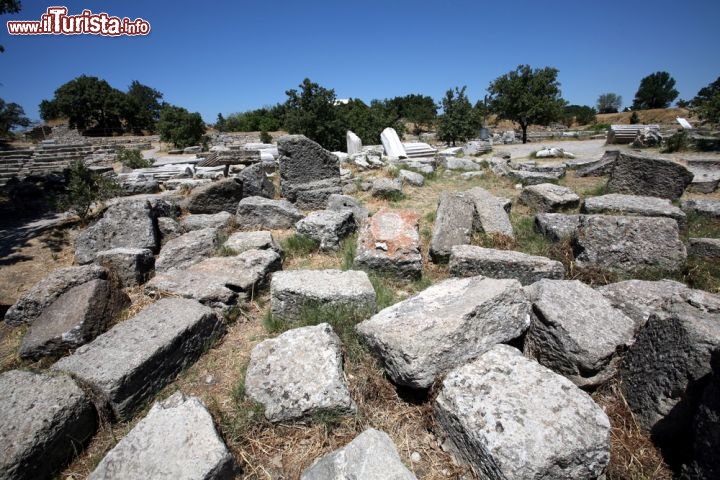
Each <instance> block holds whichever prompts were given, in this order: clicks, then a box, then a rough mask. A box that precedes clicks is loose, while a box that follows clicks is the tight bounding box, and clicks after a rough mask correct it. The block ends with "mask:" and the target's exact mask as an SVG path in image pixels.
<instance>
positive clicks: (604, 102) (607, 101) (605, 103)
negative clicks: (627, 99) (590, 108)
mask: <svg viewBox="0 0 720 480" xmlns="http://www.w3.org/2000/svg"><path fill="white" fill-rule="evenodd" d="M621 106H622V97H621V96H620V95H618V94H617V93H603V94H601V95H600V96H599V97H598V100H597V111H598V113H618V112H619V111H620V107H621Z"/></svg>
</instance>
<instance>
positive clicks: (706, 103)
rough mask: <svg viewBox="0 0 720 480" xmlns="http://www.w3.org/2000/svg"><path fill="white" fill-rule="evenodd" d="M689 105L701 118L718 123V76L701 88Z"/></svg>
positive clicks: (719, 86)
mask: <svg viewBox="0 0 720 480" xmlns="http://www.w3.org/2000/svg"><path fill="white" fill-rule="evenodd" d="M691 105H692V108H693V110H694V111H696V112H697V113H698V115H699V116H700V118H702V119H703V120H707V121H709V122H712V123H720V77H718V78H717V80H715V81H714V82H712V83H711V84H709V85H708V86H706V87H703V88H701V89H700V91H699V92H698V94H697V95H695V98H693V99H692V102H691Z"/></svg>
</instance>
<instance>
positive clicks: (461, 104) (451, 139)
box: [437, 86, 479, 146]
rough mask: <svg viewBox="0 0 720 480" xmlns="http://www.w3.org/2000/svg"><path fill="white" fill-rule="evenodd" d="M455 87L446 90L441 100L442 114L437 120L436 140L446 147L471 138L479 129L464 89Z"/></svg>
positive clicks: (464, 87)
mask: <svg viewBox="0 0 720 480" xmlns="http://www.w3.org/2000/svg"><path fill="white" fill-rule="evenodd" d="M466 88H467V87H466V86H463V87H462V88H458V87H455V90H452V89H450V90H448V91H447V92H445V96H444V97H443V99H442V102H441V103H442V108H443V113H442V115H440V117H439V118H438V126H437V134H438V138H439V139H440V140H442V141H443V142H446V143H447V144H448V145H452V146H455V142H456V141H458V140H459V141H465V140H467V139H468V138H472V137H473V136H474V135H475V134H476V133H477V130H478V128H479V122H478V121H477V117H476V115H474V110H473V107H472V104H471V103H470V100H468V98H467V96H466V95H465V89H466Z"/></svg>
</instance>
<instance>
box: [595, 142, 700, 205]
mask: <svg viewBox="0 0 720 480" xmlns="http://www.w3.org/2000/svg"><path fill="white" fill-rule="evenodd" d="M692 179H693V174H692V173H691V172H690V171H689V170H688V169H687V168H685V167H684V166H683V165H680V164H679V163H675V162H673V161H671V160H665V159H660V158H651V157H647V156H642V155H634V154H630V153H627V152H622V153H620V155H619V156H618V158H617V160H616V161H615V165H614V166H613V169H612V170H611V172H610V178H609V179H608V183H607V189H608V192H610V193H625V194H629V195H644V196H647V197H660V198H668V199H670V200H675V199H676V198H680V196H682V194H683V192H684V191H685V188H687V186H688V185H690V183H691V182H692Z"/></svg>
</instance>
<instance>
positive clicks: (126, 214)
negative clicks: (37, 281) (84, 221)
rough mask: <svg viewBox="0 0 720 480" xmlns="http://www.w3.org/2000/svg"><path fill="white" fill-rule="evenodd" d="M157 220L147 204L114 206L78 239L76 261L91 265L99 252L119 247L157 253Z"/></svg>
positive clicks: (145, 202)
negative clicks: (143, 249) (145, 249)
mask: <svg viewBox="0 0 720 480" xmlns="http://www.w3.org/2000/svg"><path fill="white" fill-rule="evenodd" d="M156 218H157V214H156V212H155V211H154V210H153V208H152V205H151V204H150V202H148V201H147V200H136V201H132V202H121V203H118V204H116V205H113V206H112V207H110V208H108V209H107V210H106V211H105V214H104V215H103V217H102V218H101V219H100V220H98V221H97V222H95V223H94V224H93V225H91V226H90V227H88V228H87V229H86V230H85V231H84V232H82V233H81V234H80V235H79V236H78V237H77V239H76V240H75V261H76V262H77V263H79V264H86V263H92V262H93V261H95V256H96V255H97V254H98V253H99V252H102V251H104V250H112V249H113V248H121V247H123V248H148V249H150V250H152V251H154V252H156V251H157V249H158V247H159V246H160V240H159V238H158V235H157V230H156V228H155V227H156V220H155V219H156Z"/></svg>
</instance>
